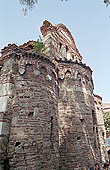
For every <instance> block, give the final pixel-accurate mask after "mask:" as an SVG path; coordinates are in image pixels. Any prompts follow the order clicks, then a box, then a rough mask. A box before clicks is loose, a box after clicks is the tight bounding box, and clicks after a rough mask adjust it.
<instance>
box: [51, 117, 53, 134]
mask: <svg viewBox="0 0 110 170" xmlns="http://www.w3.org/2000/svg"><path fill="white" fill-rule="evenodd" d="M52 128H53V116H51V131H52Z"/></svg>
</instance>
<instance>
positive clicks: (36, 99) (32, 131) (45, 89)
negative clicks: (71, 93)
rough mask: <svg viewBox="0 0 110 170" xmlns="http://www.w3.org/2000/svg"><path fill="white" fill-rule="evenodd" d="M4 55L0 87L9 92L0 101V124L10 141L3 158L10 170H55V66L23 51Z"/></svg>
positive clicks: (56, 121) (56, 140) (56, 125)
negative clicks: (2, 118)
mask: <svg viewBox="0 0 110 170" xmlns="http://www.w3.org/2000/svg"><path fill="white" fill-rule="evenodd" d="M10 48H11V47H10ZM16 50H17V49H14V50H13V51H14V52H15V51H16ZM19 50H20V49H19ZM8 51H9V49H8ZM6 55H7V56H6ZM6 55H5V56H2V59H4V58H7V59H4V64H3V67H2V70H1V79H2V80H3V79H4V82H3V81H1V84H0V85H1V86H2V90H4V92H5V93H6V92H7V93H8V94H4V97H1V98H0V100H1V104H2V103H3V105H2V110H1V115H2V112H3V117H6V118H4V120H3V123H2V125H1V127H2V134H4V133H6V135H7V134H8V140H9V142H8V147H7V152H8V153H7V155H6V154H5V153H4V157H5V155H6V158H7V159H9V163H10V167H11V170H12V169H13V170H14V169H17V170H30V169H32V170H35V169H37V170H41V169H43V170H49V169H50V170H56V169H58V167H59V161H58V157H59V155H58V154H59V149H58V148H59V145H58V142H59V136H58V120H57V116H58V102H57V101H58V85H57V81H56V80H57V74H56V72H55V65H54V64H53V63H51V62H50V61H49V60H48V59H47V58H45V57H43V56H39V55H37V54H35V53H33V54H32V53H26V52H25V55H24V53H23V52H22V50H21V52H19V54H17V53H15V54H13V53H11V54H10V56H9V55H8V54H6ZM8 75H9V76H8ZM5 77H6V78H5ZM7 81H8V82H7ZM3 83H5V84H3ZM2 84H3V85H2ZM11 89H12V91H11ZM2 95H3V92H2ZM8 98H9V99H10V100H9V101H10V105H9V107H8V109H7V105H8V104H7V103H9V102H7V101H8ZM7 111H8V112H7ZM6 115H7V116H6ZM6 128H7V129H6ZM5 129H6V130H5ZM4 140H5V138H4ZM4 144H5V143H4ZM4 148H5V147H4ZM5 149H6V148H5ZM4 157H2V158H3V159H5V158H4Z"/></svg>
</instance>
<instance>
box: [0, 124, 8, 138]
mask: <svg viewBox="0 0 110 170" xmlns="http://www.w3.org/2000/svg"><path fill="white" fill-rule="evenodd" d="M8 133H9V129H8V126H6V123H5V122H0V135H7V134H8Z"/></svg>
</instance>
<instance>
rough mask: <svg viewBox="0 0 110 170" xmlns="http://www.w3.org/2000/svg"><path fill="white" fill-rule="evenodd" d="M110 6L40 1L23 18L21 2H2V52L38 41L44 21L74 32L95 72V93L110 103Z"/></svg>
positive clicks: (88, 0)
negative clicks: (14, 46) (29, 41)
mask: <svg viewBox="0 0 110 170" xmlns="http://www.w3.org/2000/svg"><path fill="white" fill-rule="evenodd" d="M109 15H110V7H108V8H106V7H105V5H104V3H103V0H68V2H62V1H61V0H38V5H37V6H36V7H35V8H34V9H33V11H30V12H29V13H28V14H27V15H26V16H23V12H22V6H21V5H20V4H19V0H11V1H10V0H0V21H1V24H0V49H1V48H3V47H4V46H6V45H7V44H8V43H17V44H18V45H19V44H22V43H24V42H26V41H28V40H37V38H38V37H39V35H40V34H41V33H40V26H41V25H42V22H43V20H49V21H50V22H51V23H52V24H54V25H55V24H58V23H63V24H65V25H66V26H67V27H68V28H69V30H70V31H71V33H72V35H73V37H74V39H75V42H76V45H77V48H78V49H79V51H80V53H81V55H82V56H83V62H84V63H86V64H87V65H89V66H90V67H91V69H92V70H93V80H94V85H95V89H94V93H96V94H98V95H100V96H102V97H103V102H110V18H109Z"/></svg>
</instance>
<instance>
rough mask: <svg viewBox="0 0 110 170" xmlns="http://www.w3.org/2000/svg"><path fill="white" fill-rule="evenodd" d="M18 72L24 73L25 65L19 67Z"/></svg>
mask: <svg viewBox="0 0 110 170" xmlns="http://www.w3.org/2000/svg"><path fill="white" fill-rule="evenodd" d="M19 73H20V74H21V75H22V74H24V73H25V67H20V68H19Z"/></svg>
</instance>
